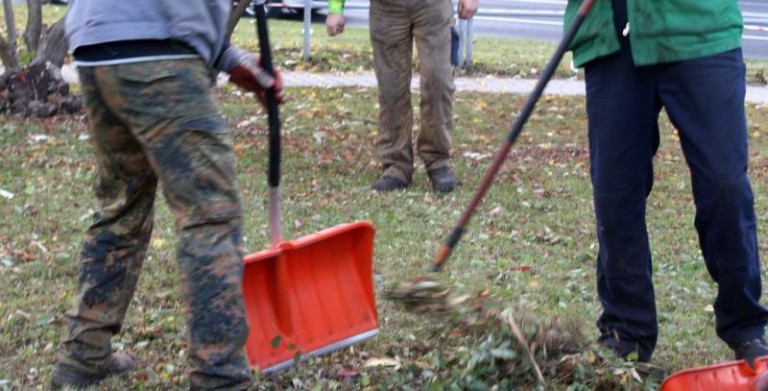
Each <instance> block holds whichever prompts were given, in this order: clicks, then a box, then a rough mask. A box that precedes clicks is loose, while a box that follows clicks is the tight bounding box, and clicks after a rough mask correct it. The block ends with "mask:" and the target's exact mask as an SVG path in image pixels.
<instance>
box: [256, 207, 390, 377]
mask: <svg viewBox="0 0 768 391" xmlns="http://www.w3.org/2000/svg"><path fill="white" fill-rule="evenodd" d="M374 234H375V229H374V228H373V225H372V224H371V223H370V222H368V221H358V222H355V223H350V224H341V225H337V226H335V227H332V228H328V229H325V230H323V231H320V232H317V233H314V234H312V235H308V236H304V237H301V238H299V239H295V240H291V241H283V242H280V243H278V244H277V245H276V246H273V247H272V248H270V249H268V250H264V251H260V252H257V253H254V254H250V255H248V256H246V257H245V272H244V275H243V293H244V300H245V309H246V315H247V317H248V322H249V325H250V334H249V337H248V342H247V343H246V351H247V353H248V359H249V361H250V364H251V365H252V366H257V367H259V369H260V370H261V371H262V372H270V371H276V370H280V369H282V368H285V367H287V366H290V365H292V364H293V363H294V362H296V361H297V360H304V359H307V358H309V357H313V356H316V355H320V354H324V353H328V352H330V351H333V350H337V349H341V348H343V347H346V346H349V345H351V344H352V343H355V342H357V341H360V340H363V339H366V338H369V337H372V336H374V335H376V334H378V331H379V325H378V321H377V312H376V302H375V297H374V287H373V269H372V256H373V240H374Z"/></svg>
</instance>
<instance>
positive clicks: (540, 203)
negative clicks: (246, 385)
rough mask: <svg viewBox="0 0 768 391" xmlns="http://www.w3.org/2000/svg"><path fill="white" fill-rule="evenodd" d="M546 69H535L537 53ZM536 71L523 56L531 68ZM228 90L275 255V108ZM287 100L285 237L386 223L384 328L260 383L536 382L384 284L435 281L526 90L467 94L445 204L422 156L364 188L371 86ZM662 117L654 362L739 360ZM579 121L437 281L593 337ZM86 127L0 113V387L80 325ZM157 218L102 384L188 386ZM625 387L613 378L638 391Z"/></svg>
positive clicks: (560, 117)
mask: <svg viewBox="0 0 768 391" xmlns="http://www.w3.org/2000/svg"><path fill="white" fill-rule="evenodd" d="M296 26H297V24H295V23H294V24H291V23H284V22H275V23H273V24H272V29H273V37H274V38H273V41H274V42H275V47H276V48H281V49H280V51H279V53H281V54H280V55H281V56H284V57H279V62H280V63H281V64H284V65H285V64H289V65H290V62H291V61H298V57H297V56H300V54H296V53H299V51H298V50H297V49H295V48H296V47H299V46H298V44H297V42H298V40H299V39H300V34H299V33H298V32H297V27H296ZM250 27H252V26H250ZM250 27H249V26H248V25H247V24H246V23H243V25H241V26H240V27H239V30H238V35H237V36H236V40H238V41H239V42H243V43H244V44H245V45H246V46H247V45H249V44H253V42H251V43H248V42H245V40H246V38H247V36H246V34H251V32H252V30H249V31H243V29H245V28H250ZM318 30H319V28H317V27H316V31H318ZM316 37H317V42H318V45H325V46H319V47H327V48H328V49H329V51H330V49H331V48H334V49H333V50H335V51H336V52H334V53H336V54H335V55H334V56H330V57H329V60H327V61H326V62H325V63H323V62H320V61H319V60H318V63H316V64H315V65H312V66H310V67H309V69H315V68H313V67H317V68H316V69H318V70H331V69H338V70H357V69H368V68H369V67H370V64H369V63H368V62H366V61H369V60H366V58H368V57H367V56H368V54H367V53H368V50H369V49H368V48H367V47H366V45H367V41H366V39H365V38H366V35H365V33H364V31H362V30H357V29H349V30H348V31H347V32H346V33H345V34H344V35H343V36H342V38H340V39H337V40H333V41H332V42H331V41H330V40H328V39H326V38H321V37H320V35H317V34H316ZM291 40H293V41H291ZM482 41H484V40H482V39H481V38H478V44H477V50H476V53H477V54H478V61H480V59H481V58H482V57H481V53H488V52H489V51H486V50H480V47H481V42H482ZM487 42H488V43H487V44H488V45H493V47H498V46H501V45H502V44H505V45H507V46H505V47H503V48H499V49H498V53H504V54H503V55H502V54H499V55H498V56H492V55H489V57H488V59H487V60H483V61H486V62H487V63H488V64H504V63H508V61H509V58H511V57H514V56H516V54H515V53H518V52H517V51H516V50H518V49H517V48H518V44H519V43H518V42H517V41H503V40H499V43H493V44H492V43H491V42H492V41H491V40H488V41H487ZM538 45H540V47H541V49H540V50H539V52H537V53H542V54H541V56H542V58H546V57H548V53H549V47H547V46H546V45H543V44H538ZM532 50H533V49H531V51H532ZM323 52H325V51H324V50H323ZM291 53H294V54H291ZM347 53H349V55H350V56H351V58H350V59H349V60H348V61H347V59H346V58H345V57H344V55H346V54H347ZM530 53H531V52H530V51H529V52H528V54H530ZM291 56H293V57H291ZM503 56H511V57H503ZM292 58H293V59H294V60H291V59H292ZM337 60H338V61H337ZM519 63H520V64H523V63H522V62H519ZM534 63H536V64H539V63H537V62H535V61H533V60H531V64H534ZM323 64H330V65H323ZM334 64H336V65H334ZM338 64H344V65H338ZM295 66H296V67H299V66H306V65H300V64H299V63H298V62H297V63H296V65H295ZM531 67H540V65H532V66H531ZM489 68H490V66H489ZM526 68H529V65H525V66H522V67H521V69H526ZM220 94H221V99H220V101H221V103H222V109H223V111H224V113H225V115H226V118H227V120H228V121H229V123H230V125H231V127H232V129H233V133H234V135H235V149H236V151H237V154H238V172H239V180H240V185H241V188H242V195H243V199H244V201H245V210H246V214H245V216H244V224H245V230H244V232H245V238H244V240H245V246H246V249H247V250H248V251H249V252H255V251H259V250H262V249H265V248H267V247H269V237H268V227H267V216H266V215H267V211H266V189H267V186H266V178H265V172H266V166H267V165H266V153H267V152H266V151H267V146H266V141H267V129H266V116H265V112H264V111H263V110H262V109H261V108H260V107H259V106H258V105H257V104H256V103H255V101H254V99H253V98H250V97H246V96H242V95H241V94H237V93H234V91H233V90H231V89H229V88H225V89H222V90H220ZM288 95H289V99H290V101H289V103H287V104H285V105H284V107H283V108H282V119H283V136H284V143H283V159H284V162H283V181H282V183H281V193H282V197H283V206H282V212H283V223H284V230H285V233H284V234H285V236H286V237H287V238H298V237H300V236H303V235H308V234H311V233H314V232H317V231H319V230H321V229H324V228H327V227H330V226H333V225H336V224H339V223H343V222H351V221H354V220H359V219H367V220H370V221H372V222H373V223H374V225H375V226H376V228H377V234H376V242H375V252H374V279H375V284H376V292H377V297H378V309H379V317H380V322H381V334H380V335H379V336H377V337H376V338H374V339H371V340H368V341H366V342H364V343H360V344H357V345H355V346H354V347H353V348H350V349H345V350H343V351H341V352H337V353H334V354H331V355H328V356H324V357H322V358H318V359H312V360H310V361H308V362H307V363H305V364H302V365H300V366H298V367H294V368H292V369H289V370H287V371H284V372H280V373H278V374H276V375H273V376H261V377H260V381H261V386H260V389H302V390H331V389H340V390H358V389H369V390H379V389H392V390H403V389H405V390H408V389H413V390H421V389H429V390H432V389H434V390H443V389H446V390H451V389H456V390H460V389H478V390H483V389H490V387H491V385H490V384H485V382H484V380H488V379H496V377H498V376H501V377H506V378H507V379H513V380H519V381H520V382H521V383H519V384H518V383H514V382H513V383H512V384H508V383H502V382H498V383H497V384H498V385H499V387H498V389H506V388H513V387H514V386H519V387H521V388H526V389H536V385H535V381H534V380H532V374H531V373H532V371H531V368H529V367H528V368H526V367H524V366H523V367H519V368H517V369H516V370H515V371H512V370H511V369H510V368H509V367H504V368H505V369H506V370H510V372H507V373H501V375H500V374H499V370H498V368H497V367H495V365H499V362H501V361H504V360H505V359H507V358H508V357H507V356H506V354H508V353H507V351H506V350H503V349H501V347H502V346H501V345H500V343H501V342H500V341H498V340H493V341H489V340H488V338H485V339H480V338H478V335H479V334H478V333H477V332H475V331H473V330H474V329H473V328H472V327H469V326H466V325H464V324H463V323H461V322H457V320H456V319H455V318H449V317H445V316H438V315H432V314H414V313H411V312H406V311H404V310H403V309H402V307H401V306H400V305H398V304H397V303H393V302H391V301H387V300H385V299H384V298H383V293H384V290H385V288H386V286H387V285H389V284H392V283H396V282H401V281H409V280H411V279H413V278H415V277H418V276H425V275H428V272H427V268H428V266H429V264H430V261H431V259H432V257H433V256H434V254H435V252H436V251H437V249H438V248H439V246H440V244H441V243H442V240H443V239H444V237H445V236H446V235H447V234H448V233H449V232H450V230H451V228H452V227H453V225H454V224H455V223H456V221H457V219H458V217H459V214H460V212H461V211H462V210H463V208H464V207H465V206H466V204H467V203H468V202H469V199H470V198H471V196H472V193H473V191H474V189H475V187H476V186H477V185H478V182H479V180H480V177H481V175H482V174H483V173H484V172H485V169H486V168H487V165H488V164H489V162H490V158H491V155H492V154H493V152H494V151H495V150H496V148H497V147H498V145H500V143H501V142H502V140H503V138H504V137H505V135H506V133H507V130H508V128H509V125H510V123H511V122H512V121H513V120H514V118H515V116H516V115H517V113H518V111H519V110H520V107H521V106H522V103H523V101H524V99H525V97H524V96H517V95H499V94H477V93H458V94H457V95H456V105H455V106H456V132H455V134H454V160H453V164H454V168H455V170H456V173H457V176H458V177H459V179H460V181H461V185H460V188H459V190H458V191H457V192H455V193H453V194H450V195H447V196H436V195H435V194H434V193H433V192H431V191H430V190H429V189H428V186H427V181H426V175H425V173H424V169H423V167H418V169H417V172H416V174H415V176H414V184H413V186H411V187H410V188H409V189H408V190H406V191H402V192H395V193H393V194H387V195H377V194H374V193H372V192H371V191H370V190H369V186H370V184H371V183H372V181H373V180H375V178H376V176H377V175H378V173H379V168H378V166H377V163H376V160H375V157H374V156H373V154H372V144H373V139H374V136H375V132H376V130H377V129H376V91H375V90H373V89H357V88H333V89H315V88H295V89H289V90H288ZM416 98H417V99H418V97H416ZM748 115H749V120H750V128H749V134H750V139H751V143H752V144H751V166H750V173H751V178H752V180H753V187H754V190H755V196H756V210H757V214H758V219H759V226H758V229H759V231H758V235H759V239H760V241H761V252H763V253H765V250H766V249H768V238H766V226H768V222H767V220H768V198H766V196H765V194H766V192H767V191H768V189H767V187H768V152H766V151H768V106H757V105H751V104H750V105H748ZM662 125H663V126H662V146H661V148H660V150H659V153H658V154H657V157H656V160H655V166H656V178H657V182H656V185H655V187H654V192H653V194H652V195H651V197H650V198H649V201H648V204H649V213H648V224H649V230H650V236H651V241H652V246H653V256H654V272H655V274H654V275H655V282H656V294H657V304H658V310H659V321H660V327H661V335H660V339H659V344H658V348H657V351H656V354H655V356H654V362H655V364H657V365H660V366H662V367H664V368H667V369H669V370H678V369H682V368H686V367H691V366H698V365H704V364H710V363H714V362H719V361H723V360H727V359H730V358H731V354H730V352H729V350H728V349H727V347H726V346H725V345H724V344H723V343H722V342H720V341H719V340H718V338H717V337H716V335H715V333H714V315H713V313H712V310H711V304H712V301H713V299H714V295H715V292H716V286H715V285H714V283H712V282H711V281H710V279H709V277H708V275H707V272H706V269H705V267H704V263H703V260H702V259H701V255H700V252H699V249H698V241H697V238H696V235H695V232H694V229H693V204H692V199H691V195H690V193H691V187H690V183H689V177H688V173H687V169H686V166H685V162H684V159H683V157H682V154H681V153H680V150H679V147H678V140H677V138H676V134H675V132H674V129H673V128H672V127H671V126H670V125H669V123H668V121H666V120H663V121H662ZM585 128H586V117H585V107H584V101H583V98H582V97H559V96H546V97H544V98H543V99H542V101H541V102H540V103H539V106H538V108H537V111H536V113H535V114H534V115H533V117H532V118H531V120H530V122H529V123H528V125H527V127H526V129H525V131H524V132H523V134H522V135H521V137H520V139H519V141H518V143H517V144H516V145H515V147H514V148H513V150H512V152H511V154H510V156H509V159H508V160H507V161H506V163H505V165H504V166H503V168H502V170H501V172H500V173H499V175H498V176H497V178H496V182H495V184H494V186H493V187H492V188H491V190H490V191H489V193H488V194H487V195H486V197H485V198H484V201H483V203H482V204H481V205H480V207H479V208H478V211H477V214H476V216H475V217H474V219H473V220H472V222H471V223H470V226H469V230H468V232H467V233H466V234H465V236H464V237H463V239H462V241H461V242H460V243H459V245H458V247H457V248H456V249H455V251H454V254H453V256H452V258H451V260H450V261H449V263H448V264H447V266H446V270H445V271H444V272H443V273H442V274H441V275H439V276H438V278H440V280H441V281H442V282H443V283H445V284H446V285H447V286H451V287H452V289H453V290H455V291H457V292H466V293H468V294H473V295H474V294H477V293H480V292H482V295H483V297H485V299H484V300H486V301H487V302H488V303H493V305H495V306H499V307H501V308H506V307H510V308H514V309H515V311H517V313H519V314H521V315H522V316H529V317H538V318H545V319H549V318H550V317H551V316H554V315H556V316H557V317H558V318H560V319H562V320H563V321H567V322H571V323H572V324H574V325H575V326H576V327H578V328H579V331H581V332H582V333H583V334H584V336H585V338H586V339H587V340H592V339H594V338H595V337H596V330H595V327H594V321H595V319H596V317H597V315H598V313H599V305H598V302H597V298H596V294H595V288H594V258H595V252H596V250H597V243H596V238H595V234H594V217H593V212H592V201H591V189H590V184H589V178H588V167H587V166H588V164H587V145H586V131H585ZM85 132H86V120H85V118H84V117H83V116H76V117H62V118H56V119H53V120H23V119H18V118H8V117H2V118H0V156H3V158H2V159H0V189H2V190H3V193H1V194H2V195H0V390H6V389H13V390H26V389H38V388H39V389H45V388H46V387H47V384H48V382H49V381H50V371H51V365H52V363H53V361H54V354H55V348H56V345H57V344H58V343H59V342H60V340H61V338H62V336H63V335H64V334H65V332H66V325H65V321H64V319H63V316H62V315H63V313H64V311H65V310H66V309H67V308H68V307H69V306H70V305H71V300H72V297H73V293H74V289H75V287H76V282H77V281H76V280H77V271H78V270H77V269H78V266H77V265H78V259H77V258H78V253H79V245H80V243H81V241H82V233H83V231H84V230H85V229H86V228H87V226H88V223H89V221H90V217H91V214H92V213H93V208H94V198H93V196H92V195H91V186H92V184H93V183H94V179H95V175H96V173H95V170H94V160H93V157H92V154H91V151H90V148H89V144H88V142H87V140H86V139H85V137H84V134H85ZM11 195H12V197H11ZM157 209H158V210H157V216H156V226H155V231H154V232H155V233H154V236H153V240H152V242H151V244H150V252H149V257H148V259H147V261H146V263H145V266H144V272H143V275H142V278H141V281H140V286H139V288H138V292H137V294H136V296H135V298H134V301H133V303H132V305H131V307H130V309H129V311H128V315H127V318H126V322H125V326H124V328H123V330H122V332H121V333H120V334H119V335H118V336H117V337H116V338H115V339H114V344H115V348H116V349H118V350H128V351H131V352H133V353H134V354H136V356H137V357H138V360H139V369H138V370H137V371H136V373H134V374H132V375H131V376H130V377H129V378H128V379H127V380H119V379H115V380H111V381H109V382H107V384H106V385H105V386H104V389H140V390H155V389H173V388H181V387H183V386H185V385H186V384H187V383H186V381H187V380H186V376H185V371H186V370H187V368H188V367H187V361H186V356H185V352H186V351H187V346H186V342H185V339H184V329H185V326H184V321H183V318H182V308H181V307H180V299H179V293H180V292H179V289H178V277H177V274H176V264H175V257H174V238H175V235H174V226H173V222H172V218H171V215H170V213H169V211H168V208H167V206H166V204H165V202H164V201H159V202H158V204H157ZM764 262H765V261H764ZM765 266H766V265H765V264H764V265H763V270H766V267H765ZM765 277H766V276H765V274H764V278H765ZM489 357H490V358H489ZM371 359H374V360H373V361H371ZM376 360H378V361H376ZM366 363H367V365H366ZM376 363H378V364H382V363H385V364H386V365H374V364H376ZM393 363H397V365H394V364H393ZM480 364H482V365H480ZM627 373H629V372H621V374H620V375H621V376H624V375H626V374H627ZM485 375H487V377H484V376H485ZM545 375H546V379H547V384H546V385H545V386H541V387H540V389H547V390H549V389H567V387H568V385H569V384H571V383H573V384H576V385H575V386H574V388H572V389H589V388H588V387H587V388H585V387H586V386H585V384H587V382H586V381H584V379H583V378H582V379H577V381H569V379H564V378H561V377H558V376H557V375H558V374H557V373H550V372H547V373H545ZM603 375H605V376H611V373H608V374H603ZM617 376H618V375H617ZM621 376H619V377H621ZM622 379H624V378H620V379H618V381H617V383H616V384H617V387H618V388H621V387H622V385H626V384H629V383H628V381H626V379H624V380H622ZM490 383H493V381H490ZM579 384H581V386H582V388H578V385H579ZM646 386H647V387H649V388H653V385H649V384H647V385H646ZM633 387H636V388H642V387H643V386H642V385H639V384H635V386H633Z"/></svg>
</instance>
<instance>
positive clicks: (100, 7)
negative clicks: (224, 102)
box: [65, 0, 243, 72]
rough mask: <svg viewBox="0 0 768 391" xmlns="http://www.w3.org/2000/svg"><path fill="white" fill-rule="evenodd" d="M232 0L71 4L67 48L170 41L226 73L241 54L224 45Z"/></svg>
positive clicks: (74, 1)
mask: <svg viewBox="0 0 768 391" xmlns="http://www.w3.org/2000/svg"><path fill="white" fill-rule="evenodd" d="M231 11H232V0H127V1H126V0H72V1H71V2H70V4H69V12H68V13H67V19H66V25H65V26H66V32H67V38H68V39H69V49H70V50H72V51H74V50H75V49H77V48H78V47H80V46H87V45H96V44H102V43H107V42H115V41H133V40H146V39H152V40H154V39H157V40H164V39H173V40H177V41H180V42H183V43H185V44H187V45H189V46H190V47H192V48H194V49H195V50H196V51H197V53H198V54H199V55H200V57H202V58H203V60H205V62H206V63H207V64H208V65H209V66H211V67H214V68H217V69H219V70H222V71H225V72H228V71H230V70H231V69H232V68H233V67H235V66H236V65H237V64H238V62H239V61H240V58H241V56H242V54H243V52H242V51H241V50H240V49H239V48H237V47H235V46H232V45H230V44H229V42H226V41H225V37H224V35H225V32H226V25H227V19H228V18H229V14H230V13H231Z"/></svg>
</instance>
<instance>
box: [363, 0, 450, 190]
mask: <svg viewBox="0 0 768 391" xmlns="http://www.w3.org/2000/svg"><path fill="white" fill-rule="evenodd" d="M452 25H453V6H452V5H451V1H450V0H373V1H371V8H370V30H371V31H370V34H371V44H372V46H373V57H374V66H375V69H376V79H377V81H378V85H379V106H380V109H379V133H378V135H377V137H376V141H375V149H376V154H377V156H378V158H379V160H380V161H381V163H382V165H383V166H384V175H388V176H393V177H396V178H400V179H404V180H407V181H410V180H411V176H412V175H413V170H414V168H413V163H414V162H413V159H414V156H413V142H412V132H413V108H412V106H411V68H412V67H411V60H412V58H413V43H414V41H415V42H416V50H417V51H418V54H419V73H420V75H421V82H420V83H421V85H420V89H421V102H420V111H421V124H420V129H419V135H418V139H417V140H416V150H417V152H418V155H419V158H421V160H422V161H423V162H424V165H425V167H426V169H427V170H428V171H429V170H434V169H436V168H440V167H444V166H447V165H448V159H449V158H450V153H451V134H452V133H453V91H454V89H455V88H454V85H453V65H452V64H451V26H452Z"/></svg>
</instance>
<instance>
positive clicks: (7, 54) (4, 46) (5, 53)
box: [0, 0, 19, 72]
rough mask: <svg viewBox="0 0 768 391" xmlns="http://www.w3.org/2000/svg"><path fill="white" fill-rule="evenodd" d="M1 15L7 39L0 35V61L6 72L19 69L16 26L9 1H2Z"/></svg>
mask: <svg viewBox="0 0 768 391" xmlns="http://www.w3.org/2000/svg"><path fill="white" fill-rule="evenodd" d="M3 15H5V28H6V32H7V33H8V39H7V40H6V39H4V38H3V36H2V35H0V59H2V60H3V65H4V66H5V68H6V72H8V70H16V69H19V57H18V54H17V53H16V38H17V36H16V24H14V22H13V4H12V3H11V0H3Z"/></svg>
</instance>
